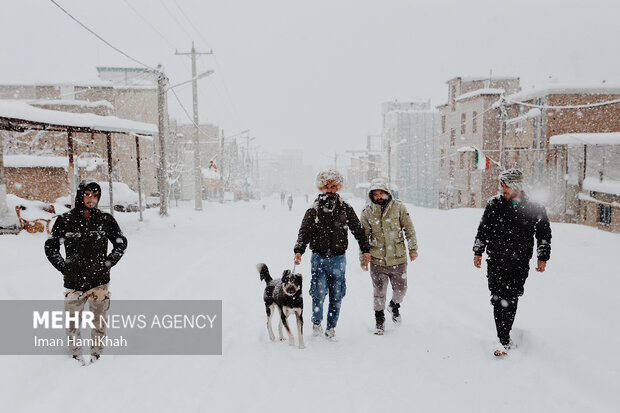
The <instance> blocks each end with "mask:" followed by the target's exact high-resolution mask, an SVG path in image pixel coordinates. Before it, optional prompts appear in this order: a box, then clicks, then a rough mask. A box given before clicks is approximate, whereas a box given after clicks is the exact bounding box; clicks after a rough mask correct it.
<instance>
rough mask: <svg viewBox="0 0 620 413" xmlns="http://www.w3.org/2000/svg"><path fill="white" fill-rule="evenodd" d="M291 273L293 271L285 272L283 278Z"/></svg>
mask: <svg viewBox="0 0 620 413" xmlns="http://www.w3.org/2000/svg"><path fill="white" fill-rule="evenodd" d="M290 273H291V270H284V272H283V273H282V276H283V277H286V276H287V275H289V274H290Z"/></svg>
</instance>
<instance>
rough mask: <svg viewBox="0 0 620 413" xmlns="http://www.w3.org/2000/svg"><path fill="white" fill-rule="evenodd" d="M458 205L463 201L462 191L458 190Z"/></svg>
mask: <svg viewBox="0 0 620 413" xmlns="http://www.w3.org/2000/svg"><path fill="white" fill-rule="evenodd" d="M458 197H459V206H460V205H461V204H462V203H463V191H458Z"/></svg>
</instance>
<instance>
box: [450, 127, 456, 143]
mask: <svg viewBox="0 0 620 413" xmlns="http://www.w3.org/2000/svg"><path fill="white" fill-rule="evenodd" d="M455 144H456V130H455V129H450V146H454V145H455Z"/></svg>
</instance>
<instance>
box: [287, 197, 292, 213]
mask: <svg viewBox="0 0 620 413" xmlns="http://www.w3.org/2000/svg"><path fill="white" fill-rule="evenodd" d="M286 203H287V204H288V210H289V211H292V210H293V194H290V195H289V196H288V199H287V200H286Z"/></svg>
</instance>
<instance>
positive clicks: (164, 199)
mask: <svg viewBox="0 0 620 413" xmlns="http://www.w3.org/2000/svg"><path fill="white" fill-rule="evenodd" d="M157 69H158V72H157V111H158V113H159V117H158V122H157V125H158V134H159V174H158V177H157V183H158V185H157V186H158V188H159V215H161V216H163V217H167V216H168V177H167V175H168V173H167V167H166V123H165V119H164V116H165V113H166V111H165V104H166V86H167V85H168V78H167V77H166V75H165V73H164V71H163V67H162V66H161V65H158V66H157Z"/></svg>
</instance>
